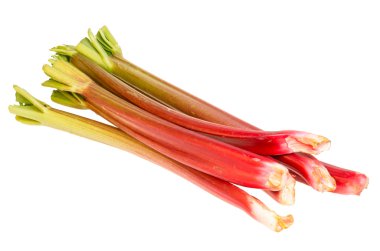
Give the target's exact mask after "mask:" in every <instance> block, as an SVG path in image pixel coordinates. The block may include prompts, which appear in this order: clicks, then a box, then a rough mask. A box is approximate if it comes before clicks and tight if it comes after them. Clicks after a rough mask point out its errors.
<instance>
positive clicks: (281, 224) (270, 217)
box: [250, 197, 294, 232]
mask: <svg viewBox="0 0 380 251" xmlns="http://www.w3.org/2000/svg"><path fill="white" fill-rule="evenodd" d="M250 202H251V203H250V206H251V212H250V215H251V216H252V217H253V218H254V219H256V220H257V221H259V222H260V223H262V224H263V225H265V226H267V227H268V228H270V229H272V230H273V231H275V232H280V231H281V230H283V229H287V228H289V227H290V226H291V225H292V224H293V222H294V219H293V216H292V215H287V216H279V215H278V214H276V213H275V212H274V211H272V210H270V209H269V208H268V207H267V206H265V205H264V204H263V203H262V202H260V201H259V200H257V199H255V198H253V197H251V200H250Z"/></svg>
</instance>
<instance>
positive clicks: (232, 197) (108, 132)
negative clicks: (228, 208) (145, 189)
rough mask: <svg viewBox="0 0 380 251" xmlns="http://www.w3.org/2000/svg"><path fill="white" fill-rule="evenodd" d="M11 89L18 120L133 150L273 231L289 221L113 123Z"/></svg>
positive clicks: (73, 103)
mask: <svg viewBox="0 0 380 251" xmlns="http://www.w3.org/2000/svg"><path fill="white" fill-rule="evenodd" d="M14 89H15V91H16V93H17V95H16V97H17V100H18V101H19V103H20V104H19V105H12V106H9V111H10V112H11V113H13V114H15V115H16V119H17V120H18V121H20V122H23V123H26V124H33V125H45V126H48V127H52V128H55V129H59V130H62V131H66V132H70V133H72V134H75V135H78V136H82V137H85V138H88V139H91V140H94V141H98V142H100V143H103V144H107V145H110V146H113V147H116V148H119V149H122V150H125V151H128V152H131V153H133V154H136V155H138V156H140V157H142V158H144V159H147V160H149V161H151V162H153V163H155V164H158V165H160V166H162V167H164V168H166V169H168V170H169V171H171V172H173V173H175V174H177V175H179V176H181V177H183V178H184V179H186V180H188V181H190V182H192V183H193V184H195V185H197V186H199V187H200V188H202V189H204V190H205V191H207V192H209V193H211V194H213V195H214V196H216V197H218V198H220V199H222V200H223V201H225V202H227V203H229V204H231V205H234V206H236V207H238V208H240V209H241V210H243V211H245V212H246V213H248V214H249V215H250V216H251V217H253V218H254V219H256V220H257V221H259V222H261V223H262V224H264V225H265V226H267V227H269V228H270V229H272V230H274V231H281V230H282V229H286V228H288V227H289V226H290V225H291V224H292V223H293V217H292V216H291V215H288V216H285V217H281V216H279V215H277V214H276V213H275V212H273V211H272V210H270V209H269V208H268V207H267V206H265V205H264V204H263V203H262V202H261V201H260V200H258V199H256V198H255V197H253V196H251V195H249V194H248V193H246V192H245V191H244V190H242V189H240V188H238V187H237V186H235V185H233V184H231V183H228V182H226V181H224V180H221V179H218V178H215V177H213V176H210V175H208V174H205V173H202V172H199V171H197V170H195V169H192V168H190V167H187V166H185V165H183V164H181V163H179V162H177V161H174V160H172V159H170V158H168V157H166V156H164V155H162V154H160V153H159V152H157V151H155V150H153V149H152V148H149V147H148V146H146V145H144V144H142V143H141V142H139V141H137V140H136V139H134V138H132V137H130V136H129V135H127V134H125V133H124V132H123V131H121V130H119V129H117V128H115V127H113V126H109V125H106V124H103V123H100V122H97V121H94V120H91V119H87V118H84V117H80V116H77V115H74V114H71V113H67V112H64V111H60V110H57V109H54V108H51V107H50V106H48V105H46V104H45V103H43V102H41V101H39V100H37V99H35V98H34V97H33V96H31V95H30V94H29V93H28V92H26V91H25V90H23V89H21V88H20V87H18V86H14ZM61 94H63V93H60V94H58V93H57V92H56V93H55V94H54V96H56V95H58V96H59V100H60V101H62V100H65V99H66V100H65V104H66V105H69V104H70V105H69V106H72V107H83V103H82V101H83V100H81V98H77V97H75V98H74V99H70V100H68V99H67V96H65V94H63V95H61Z"/></svg>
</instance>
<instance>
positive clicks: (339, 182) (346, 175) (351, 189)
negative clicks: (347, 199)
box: [322, 162, 369, 195]
mask: <svg viewBox="0 0 380 251" xmlns="http://www.w3.org/2000/svg"><path fill="white" fill-rule="evenodd" d="M322 163H323V165H324V166H325V167H326V168H327V170H328V171H329V173H330V174H331V176H332V177H333V178H334V179H335V181H336V189H335V190H334V193H339V194H347V195H350V194H352V195H360V194H361V192H362V191H363V190H364V189H365V188H367V186H368V182H369V181H368V177H367V176H366V175H365V174H362V173H359V172H355V171H351V170H348V169H344V168H341V167H337V166H334V165H331V164H328V163H325V162H322Z"/></svg>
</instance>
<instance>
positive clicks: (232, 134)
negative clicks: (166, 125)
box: [61, 47, 330, 155]
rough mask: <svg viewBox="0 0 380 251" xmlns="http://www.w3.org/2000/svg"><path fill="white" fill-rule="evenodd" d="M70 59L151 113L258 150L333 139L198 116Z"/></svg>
mask: <svg viewBox="0 0 380 251" xmlns="http://www.w3.org/2000/svg"><path fill="white" fill-rule="evenodd" d="M68 49H69V50H70V49H71V48H68ZM62 50H63V48H62V47H61V52H62ZM70 62H71V63H72V64H73V65H75V66H76V67H77V68H78V69H79V70H81V71H82V72H83V73H85V74H86V75H88V76H89V77H90V78H91V79H93V80H94V81H95V82H96V83H98V84H100V85H102V86H103V87H104V88H105V89H107V90H109V91H110V92H112V93H114V94H115V95H117V96H119V97H121V98H123V99H125V100H128V101H129V102H131V103H133V104H135V105H136V106H138V107H140V108H142V109H144V110H146V111H148V112H150V113H152V114H155V115H157V116H159V117H161V118H163V119H165V120H167V121H170V122H172V123H174V124H177V125H180V126H182V127H185V128H188V129H191V130H193V131H198V132H202V133H206V134H210V135H213V136H219V137H217V139H219V140H221V141H224V142H227V143H230V144H232V145H235V146H238V147H240V148H242V149H245V150H248V151H252V152H254V153H257V154H261V155H281V154H289V153H293V152H305V153H310V154H318V153H320V152H321V151H324V150H326V149H328V148H329V145H330V141H329V140H328V139H326V138H325V137H323V136H319V135H315V134H311V133H306V132H300V131H278V132H267V131H261V130H248V129H239V128H235V127H231V126H225V125H220V124H216V123H212V122H209V121H205V120H202V119H198V118H195V117H192V116H189V115H187V114H184V113H182V112H180V111H178V110H175V109H172V108H170V107H168V106H166V105H164V104H162V103H160V102H158V101H156V100H154V99H152V98H151V97H149V96H147V95H145V94H143V93H142V92H140V91H138V90H136V89H135V88H133V87H131V86H130V85H128V84H126V83H125V82H123V81H121V80H120V79H119V78H117V77H115V76H113V75H112V74H110V73H108V72H107V71H106V70H104V69H103V68H102V67H100V66H99V65H97V64H96V63H95V62H93V61H91V60H90V59H89V58H87V57H85V56H83V55H81V54H79V53H76V54H73V55H72V56H71V60H70Z"/></svg>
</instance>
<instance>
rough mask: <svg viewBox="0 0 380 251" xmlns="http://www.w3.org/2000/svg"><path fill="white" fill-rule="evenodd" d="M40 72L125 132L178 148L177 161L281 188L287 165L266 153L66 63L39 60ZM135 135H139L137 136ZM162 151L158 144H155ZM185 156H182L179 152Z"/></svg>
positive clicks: (238, 179)
mask: <svg viewBox="0 0 380 251" xmlns="http://www.w3.org/2000/svg"><path fill="white" fill-rule="evenodd" d="M43 69H44V71H45V73H46V74H47V75H48V76H50V77H51V78H52V79H53V80H56V81H59V82H61V83H55V84H52V81H50V82H47V83H45V85H46V86H51V87H54V88H57V89H60V90H63V91H71V92H77V93H79V94H81V95H83V96H84V98H85V100H86V101H87V102H88V103H89V104H91V106H93V107H95V108H96V109H98V110H99V111H101V112H103V113H105V114H108V115H109V116H110V117H112V118H113V119H115V120H117V121H118V122H119V123H120V124H121V125H123V128H121V129H122V130H123V131H125V132H126V133H128V134H130V135H131V136H133V137H135V138H136V139H138V140H140V141H141V142H143V143H146V144H147V145H148V146H151V147H152V148H155V147H154V146H152V145H149V142H147V141H146V140H145V139H146V138H149V140H150V141H152V142H156V143H158V144H160V145H162V146H163V147H165V148H169V149H170V150H173V151H176V152H181V153H182V154H181V155H179V154H170V151H167V152H165V154H166V155H167V156H168V157H171V158H173V159H175V160H177V161H179V162H181V163H183V164H186V165H188V166H190V167H193V168H195V169H197V170H199V171H202V172H205V173H208V174H210V175H213V176H216V177H218V178H221V179H224V180H227V181H230V182H232V183H235V184H239V185H242V186H247V187H254V188H262V189H268V190H275V191H276V190H281V189H282V188H283V187H284V185H285V182H286V177H287V174H288V171H287V168H286V167H284V166H283V165H281V164H279V163H278V162H276V161H274V160H273V159H271V158H267V157H263V156H261V155H257V154H254V153H252V152H249V151H245V150H242V149H239V148H237V147H234V146H231V145H228V144H225V143H223V142H220V141H217V140H214V139H211V138H208V137H206V136H203V135H200V134H199V133H195V132H193V131H190V130H187V129H185V128H182V127H179V126H177V125H175V124H172V123H170V122H168V121H165V120H162V119H161V118H159V117H157V116H155V115H152V114H150V113H148V112H146V111H144V110H142V109H140V108H138V107H136V106H134V105H133V104H131V103H129V102H126V101H125V100H122V99H120V98H119V97H117V96H115V95H114V94H112V93H110V92H108V91H107V90H105V89H104V88H101V87H100V86H98V85H97V84H96V83H95V82H93V81H92V80H91V79H90V78H89V77H88V76H86V75H85V74H84V73H82V72H81V71H79V70H78V69H76V68H75V67H74V66H73V65H71V64H70V63H67V62H64V61H62V60H57V61H55V62H53V63H52V66H48V65H45V66H44V68H43ZM141 136H144V138H143V137H141ZM156 150H158V151H160V152H163V149H156ZM184 156H186V157H184Z"/></svg>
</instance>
